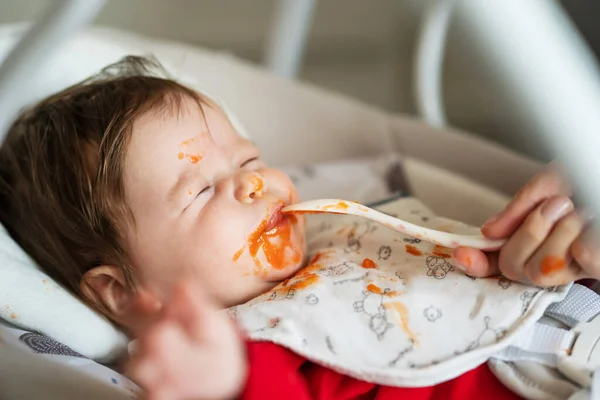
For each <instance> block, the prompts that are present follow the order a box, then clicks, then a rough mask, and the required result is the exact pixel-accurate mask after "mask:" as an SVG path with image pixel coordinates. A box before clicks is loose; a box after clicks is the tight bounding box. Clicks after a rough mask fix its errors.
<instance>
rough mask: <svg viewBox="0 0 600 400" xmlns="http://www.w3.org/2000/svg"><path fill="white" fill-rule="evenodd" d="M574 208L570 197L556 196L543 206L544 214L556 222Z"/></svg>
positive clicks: (549, 219)
mask: <svg viewBox="0 0 600 400" xmlns="http://www.w3.org/2000/svg"><path fill="white" fill-rule="evenodd" d="M572 210H573V202H572V201H571V199H569V198H568V197H555V198H553V199H551V200H548V201H547V202H546V204H544V205H543V206H542V216H543V217H544V218H545V219H546V220H547V221H548V222H550V223H554V222H556V221H558V220H559V219H561V218H562V217H564V216H565V215H567V214H568V213H570V212H571V211H572Z"/></svg>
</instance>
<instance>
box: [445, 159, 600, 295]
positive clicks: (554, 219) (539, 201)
mask: <svg viewBox="0 0 600 400" xmlns="http://www.w3.org/2000/svg"><path fill="white" fill-rule="evenodd" d="M571 196H572V190H571V188H570V187H569V186H568V185H567V184H566V182H565V180H564V179H563V178H562V176H561V175H560V173H559V171H558V170H556V169H555V168H553V167H549V168H548V169H546V170H545V171H544V172H542V173H540V174H538V175H537V176H536V177H534V178H533V179H532V180H531V181H530V182H529V183H527V184H526V185H525V186H524V187H523V188H522V189H521V190H520V191H519V192H518V193H517V195H516V196H515V197H514V198H513V199H512V201H511V202H510V203H509V204H508V205H507V206H506V208H505V209H504V210H503V211H502V212H501V213H500V214H498V215H497V216H496V217H494V218H492V219H491V220H489V221H488V222H487V223H486V224H484V226H483V227H482V229H481V231H482V233H483V234H484V235H485V236H486V237H488V238H490V239H502V238H508V240H507V242H506V244H505V245H504V246H503V247H502V249H500V251H498V252H493V253H487V254H486V253H483V252H481V251H479V250H475V249H471V248H466V247H461V248H458V249H455V250H454V253H453V256H454V259H455V264H456V265H457V267H459V268H461V269H463V270H464V271H465V273H467V274H468V275H471V276H476V277H483V276H490V275H495V274H498V273H502V274H503V275H504V276H506V277H507V278H509V279H512V280H515V281H520V282H524V283H530V284H534V285H538V286H553V285H559V284H565V283H568V282H571V281H573V280H577V279H581V278H586V277H591V278H595V279H599V278H600V246H599V243H598V241H597V239H596V238H595V237H594V235H593V234H592V230H591V229H590V227H589V221H590V218H589V217H587V216H586V215H585V214H584V213H582V212H581V211H576V210H574V206H573V203H572V201H571V199H570V197H571Z"/></svg>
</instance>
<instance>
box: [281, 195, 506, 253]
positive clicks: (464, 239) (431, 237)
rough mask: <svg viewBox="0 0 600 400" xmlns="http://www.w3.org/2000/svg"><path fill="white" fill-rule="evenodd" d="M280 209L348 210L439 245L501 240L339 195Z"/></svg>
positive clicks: (498, 243) (487, 245) (493, 246)
mask: <svg viewBox="0 0 600 400" xmlns="http://www.w3.org/2000/svg"><path fill="white" fill-rule="evenodd" d="M281 212H283V213H298V214H301V213H306V214H307V213H318V214H321V213H332V214H349V215H357V216H359V217H365V218H368V219H370V220H373V221H375V222H378V223H380V224H382V225H385V226H387V227H388V228H390V229H393V230H395V231H397V232H401V233H403V234H405V235H408V236H412V237H415V238H418V239H421V240H425V241H427V242H430V243H433V244H437V245H439V246H444V247H450V248H456V247H460V246H466V247H472V248H475V249H480V250H486V251H493V250H498V249H499V248H500V247H502V245H503V244H504V242H505V240H504V239H502V240H491V239H487V238H485V237H484V236H482V235H460V234H456V233H448V232H442V231H437V230H434V229H429V228H425V227H423V226H418V225H415V224H411V223H410V222H406V221H403V220H401V219H398V218H394V217H392V216H389V215H387V214H384V213H382V212H379V211H377V210H374V209H372V208H369V207H366V206H363V205H362V204H359V203H356V202H353V201H346V200H339V199H319V200H311V201H305V202H303V203H297V204H292V205H290V206H287V207H284V208H283V209H282V210H281Z"/></svg>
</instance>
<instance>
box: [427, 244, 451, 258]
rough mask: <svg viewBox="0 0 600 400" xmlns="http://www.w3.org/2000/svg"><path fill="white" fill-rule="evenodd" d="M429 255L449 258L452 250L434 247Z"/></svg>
mask: <svg viewBox="0 0 600 400" xmlns="http://www.w3.org/2000/svg"><path fill="white" fill-rule="evenodd" d="M431 254H433V255H434V256H438V257H442V258H451V257H452V250H450V249H449V248H448V247H444V246H439V245H436V246H435V247H434V248H433V251H432V252H431Z"/></svg>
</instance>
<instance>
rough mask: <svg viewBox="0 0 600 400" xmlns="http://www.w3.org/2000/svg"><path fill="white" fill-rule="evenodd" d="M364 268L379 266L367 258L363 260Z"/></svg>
mask: <svg viewBox="0 0 600 400" xmlns="http://www.w3.org/2000/svg"><path fill="white" fill-rule="evenodd" d="M362 267H363V268H377V264H375V262H374V261H373V260H371V259H370V258H365V259H364V260H363V262H362Z"/></svg>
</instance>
